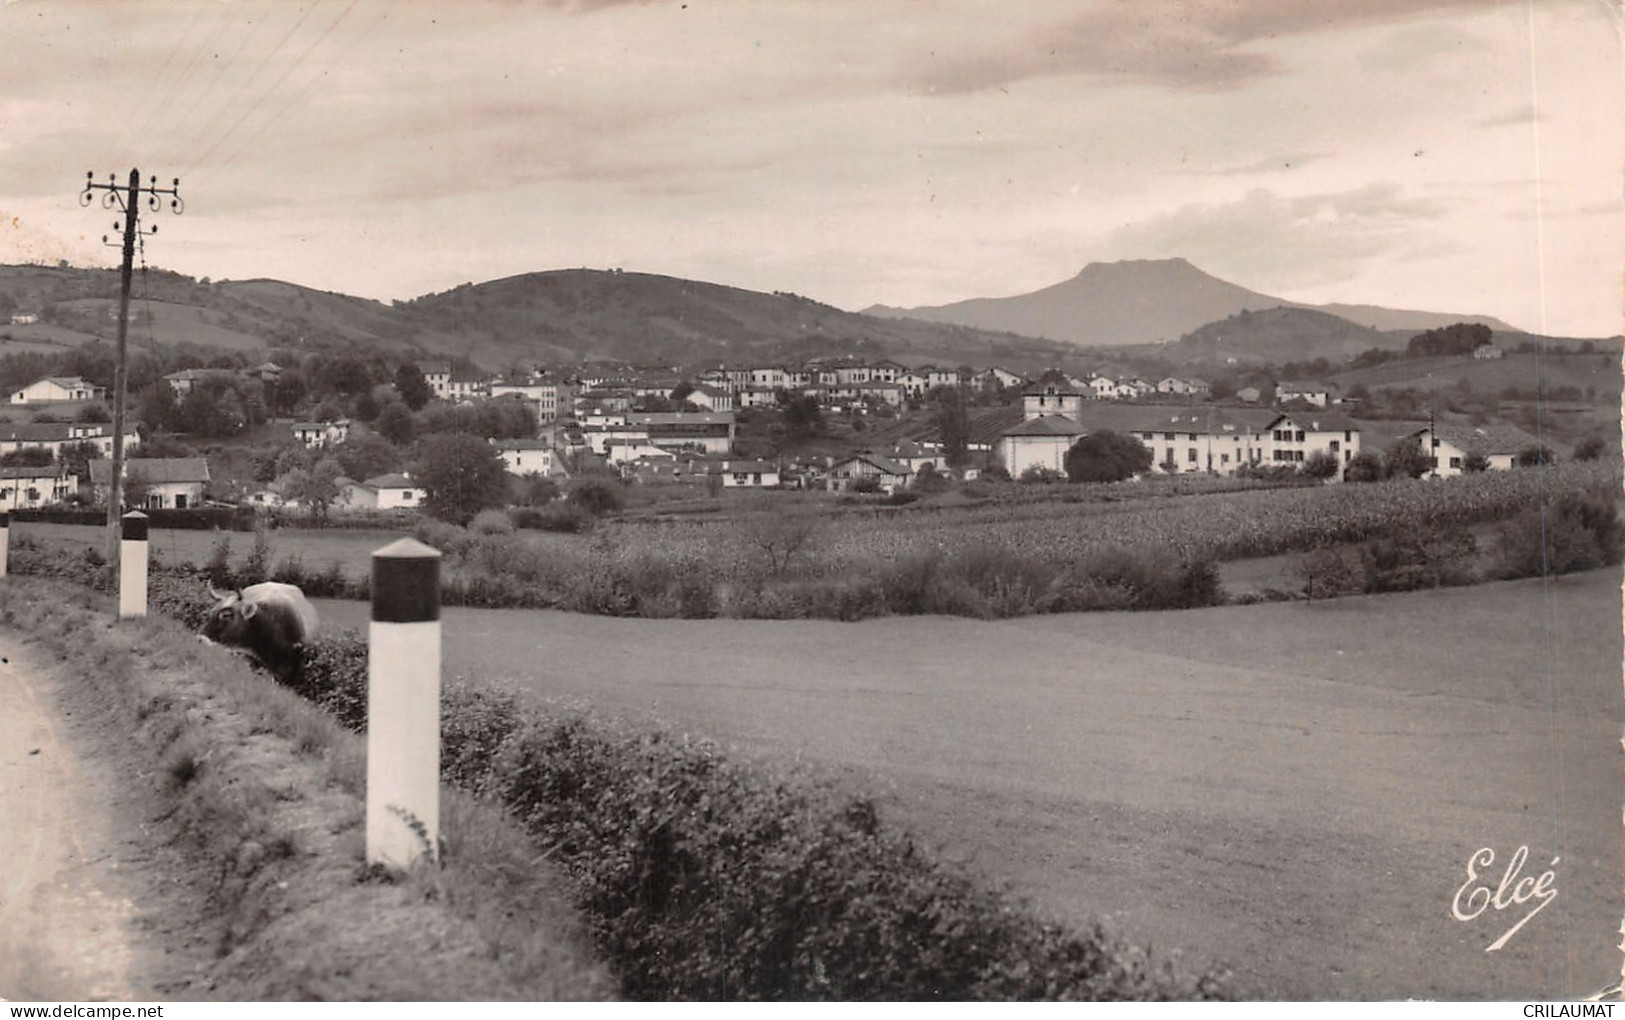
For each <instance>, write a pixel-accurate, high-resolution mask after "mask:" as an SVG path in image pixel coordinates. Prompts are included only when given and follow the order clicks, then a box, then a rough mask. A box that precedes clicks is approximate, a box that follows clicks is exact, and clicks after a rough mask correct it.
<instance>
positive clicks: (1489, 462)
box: [1414, 424, 1540, 478]
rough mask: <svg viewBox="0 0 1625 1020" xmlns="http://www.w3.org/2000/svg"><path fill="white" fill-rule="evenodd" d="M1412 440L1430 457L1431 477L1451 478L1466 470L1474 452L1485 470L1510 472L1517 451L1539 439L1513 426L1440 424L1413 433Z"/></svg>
mask: <svg viewBox="0 0 1625 1020" xmlns="http://www.w3.org/2000/svg"><path fill="white" fill-rule="evenodd" d="M1414 438H1415V440H1416V442H1417V443H1418V444H1419V445H1420V447H1421V450H1422V453H1423V454H1424V455H1425V456H1429V457H1432V458H1433V470H1431V471H1429V472H1428V475H1429V477H1432V478H1454V477H1455V476H1456V475H1459V474H1462V473H1463V472H1465V471H1466V470H1467V463H1468V461H1469V460H1470V459H1472V458H1473V457H1474V456H1475V455H1476V456H1478V457H1482V458H1483V459H1484V466H1485V469H1486V470H1489V471H1510V470H1511V469H1512V468H1513V467H1515V466H1516V465H1517V463H1518V454H1520V453H1522V452H1523V451H1524V450H1527V449H1529V448H1530V447H1533V446H1538V445H1540V440H1538V439H1536V438H1535V437H1534V436H1532V435H1530V434H1529V433H1527V432H1525V431H1524V430H1523V429H1520V428H1519V427H1518V426H1516V425H1443V424H1435V425H1432V426H1430V427H1428V428H1425V429H1422V430H1420V431H1419V432H1417V433H1415V436H1414Z"/></svg>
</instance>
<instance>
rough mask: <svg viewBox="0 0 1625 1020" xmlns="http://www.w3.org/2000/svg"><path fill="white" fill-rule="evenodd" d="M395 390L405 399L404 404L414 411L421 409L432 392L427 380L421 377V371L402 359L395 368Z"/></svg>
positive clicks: (432, 394)
mask: <svg viewBox="0 0 1625 1020" xmlns="http://www.w3.org/2000/svg"><path fill="white" fill-rule="evenodd" d="M395 392H396V393H399V394H400V395H401V399H402V400H404V401H406V406H407V407H409V408H411V409H412V410H414V411H421V410H423V405H424V404H427V403H428V402H429V398H430V397H432V396H434V392H433V391H432V390H430V389H429V381H428V380H427V379H425V378H423V373H422V372H421V371H420V370H419V369H418V367H417V366H416V365H414V364H412V363H411V362H410V361H404V362H402V363H401V365H400V367H399V368H397V369H395Z"/></svg>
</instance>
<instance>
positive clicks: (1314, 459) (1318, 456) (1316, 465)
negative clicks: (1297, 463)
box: [1298, 452, 1338, 479]
mask: <svg viewBox="0 0 1625 1020" xmlns="http://www.w3.org/2000/svg"><path fill="white" fill-rule="evenodd" d="M1337 469H1338V463H1337V458H1336V457H1335V456H1333V455H1332V454H1330V453H1325V452H1318V453H1315V454H1313V455H1311V456H1310V457H1309V459H1308V460H1305V461H1304V462H1303V466H1302V467H1300V468H1299V469H1298V470H1299V471H1301V472H1302V473H1303V474H1304V475H1305V476H1306V477H1308V478H1321V479H1325V478H1336V477H1337Z"/></svg>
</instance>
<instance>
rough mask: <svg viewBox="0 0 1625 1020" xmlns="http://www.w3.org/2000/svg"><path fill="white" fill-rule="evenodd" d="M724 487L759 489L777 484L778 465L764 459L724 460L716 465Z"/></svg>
mask: <svg viewBox="0 0 1625 1020" xmlns="http://www.w3.org/2000/svg"><path fill="white" fill-rule="evenodd" d="M715 471H716V472H717V473H718V474H720V475H721V476H722V486H723V488H725V489H737V488H746V489H761V488H770V487H774V486H777V485H778V484H779V466H778V465H777V464H775V463H773V462H772V461H766V460H725V461H721V462H720V463H719V464H717V465H716V467H715Z"/></svg>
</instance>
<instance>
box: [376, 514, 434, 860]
mask: <svg viewBox="0 0 1625 1020" xmlns="http://www.w3.org/2000/svg"><path fill="white" fill-rule="evenodd" d="M439 845H440V553H439V552H437V551H436V550H434V549H431V548H429V547H428V546H426V545H424V544H423V543H422V542H419V541H416V540H415V539H411V538H403V539H401V540H400V541H398V542H393V543H391V544H389V545H387V546H385V547H384V548H382V549H379V550H378V551H377V552H375V553H373V554H372V625H371V627H370V629H369V631H368V635H367V863H369V864H383V865H386V866H388V867H394V868H405V867H407V866H409V865H410V864H412V862H413V861H415V860H417V859H418V858H420V857H424V856H427V857H429V858H430V859H431V860H432V859H434V858H435V856H436V855H437V848H438V847H439Z"/></svg>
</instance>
